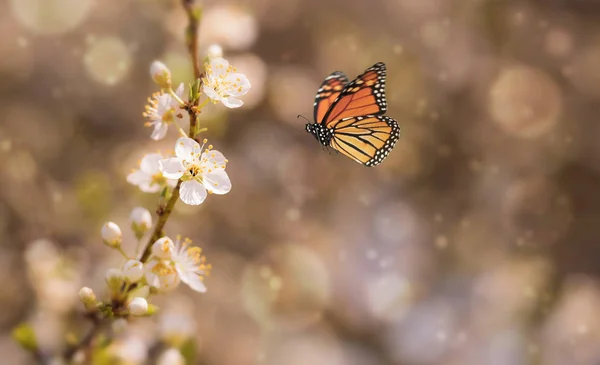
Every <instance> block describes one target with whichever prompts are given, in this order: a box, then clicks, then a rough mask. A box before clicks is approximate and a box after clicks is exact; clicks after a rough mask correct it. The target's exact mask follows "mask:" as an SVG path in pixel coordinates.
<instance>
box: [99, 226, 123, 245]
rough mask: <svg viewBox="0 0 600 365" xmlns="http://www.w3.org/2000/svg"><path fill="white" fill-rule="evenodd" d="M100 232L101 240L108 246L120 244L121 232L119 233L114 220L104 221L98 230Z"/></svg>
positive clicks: (119, 229)
mask: <svg viewBox="0 0 600 365" xmlns="http://www.w3.org/2000/svg"><path fill="white" fill-rule="evenodd" d="M100 234H101V235H102V240H104V243H105V244H106V245H107V246H109V247H113V248H115V247H119V246H121V238H122V236H123V234H122V233H121V228H119V226H118V225H117V224H116V223H114V222H106V223H104V225H103V226H102V229H101V230H100Z"/></svg>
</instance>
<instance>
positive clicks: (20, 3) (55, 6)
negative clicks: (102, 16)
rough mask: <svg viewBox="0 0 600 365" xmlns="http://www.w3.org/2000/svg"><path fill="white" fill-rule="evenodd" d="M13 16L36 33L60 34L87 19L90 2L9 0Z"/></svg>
mask: <svg viewBox="0 0 600 365" xmlns="http://www.w3.org/2000/svg"><path fill="white" fill-rule="evenodd" d="M10 5H11V10H12V14H13V16H14V17H15V18H16V19H17V20H18V21H19V22H20V23H21V24H23V25H24V26H25V27H27V28H29V29H30V30H32V31H34V32H36V33H42V34H49V35H55V34H61V33H65V32H67V31H69V30H72V29H74V28H75V27H77V26H78V25H79V24H81V23H82V22H83V20H84V19H85V18H86V17H87V15H88V13H89V11H90V9H91V7H92V1H91V0H10Z"/></svg>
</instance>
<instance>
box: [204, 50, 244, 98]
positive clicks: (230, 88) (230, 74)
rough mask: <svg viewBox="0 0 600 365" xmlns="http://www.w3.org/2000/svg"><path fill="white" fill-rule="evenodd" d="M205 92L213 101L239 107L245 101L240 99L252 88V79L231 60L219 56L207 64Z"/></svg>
mask: <svg viewBox="0 0 600 365" xmlns="http://www.w3.org/2000/svg"><path fill="white" fill-rule="evenodd" d="M205 71H206V77H205V78H204V80H203V81H204V85H203V90H204V93H205V94H206V95H207V96H208V97H209V98H210V99H211V100H212V101H213V102H215V103H216V102H221V103H223V105H225V106H226V107H228V108H239V107H241V106H242V105H244V102H243V101H241V100H240V99H239V97H240V96H243V95H246V94H247V93H248V91H249V90H250V81H249V80H248V78H247V77H246V75H244V74H242V73H239V72H237V70H236V68H235V67H233V66H231V65H230V64H229V62H228V61H227V60H226V59H224V58H222V57H217V58H213V59H211V60H210V63H208V64H207V65H206V70H205Z"/></svg>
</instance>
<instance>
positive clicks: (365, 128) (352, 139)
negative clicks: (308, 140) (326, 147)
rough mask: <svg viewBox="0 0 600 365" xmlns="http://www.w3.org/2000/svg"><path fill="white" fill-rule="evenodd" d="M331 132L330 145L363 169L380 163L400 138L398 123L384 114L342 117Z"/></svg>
mask: <svg viewBox="0 0 600 365" xmlns="http://www.w3.org/2000/svg"><path fill="white" fill-rule="evenodd" d="M332 132H333V137H332V139H331V142H330V146H331V147H332V148H333V149H335V150H337V151H339V152H341V153H342V154H344V155H346V156H348V157H350V158H351V159H353V160H355V161H356V162H358V163H361V164H363V165H365V166H376V165H378V164H380V163H381V162H382V161H383V160H384V159H385V158H386V157H387V155H388V154H389V152H390V151H391V150H392V149H393V148H394V145H395V144H396V142H397V141H398V139H399V138H400V126H399V125H398V123H397V122H396V121H395V120H394V119H392V118H390V117H388V116H384V115H366V116H360V117H349V118H344V119H341V120H339V121H338V123H337V124H336V126H335V127H334V128H333V130H332Z"/></svg>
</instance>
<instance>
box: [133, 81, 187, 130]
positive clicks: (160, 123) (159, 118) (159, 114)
mask: <svg viewBox="0 0 600 365" xmlns="http://www.w3.org/2000/svg"><path fill="white" fill-rule="evenodd" d="M183 91H184V86H183V83H181V84H179V87H177V90H175V94H176V95H177V96H178V97H179V99H181V100H183ZM179 105H180V103H179V101H178V100H177V99H176V98H174V97H173V96H171V95H169V94H166V93H164V92H158V93H154V94H153V95H152V97H151V98H148V105H146V111H145V112H144V113H143V116H144V117H145V118H148V119H149V122H147V123H146V125H147V126H149V127H154V130H153V131H152V134H151V135H150V138H152V139H153V140H155V141H158V140H161V139H163V138H165V136H166V135H167V131H168V129H169V124H171V123H173V122H175V118H182V115H181V113H179V110H180V108H179Z"/></svg>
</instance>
